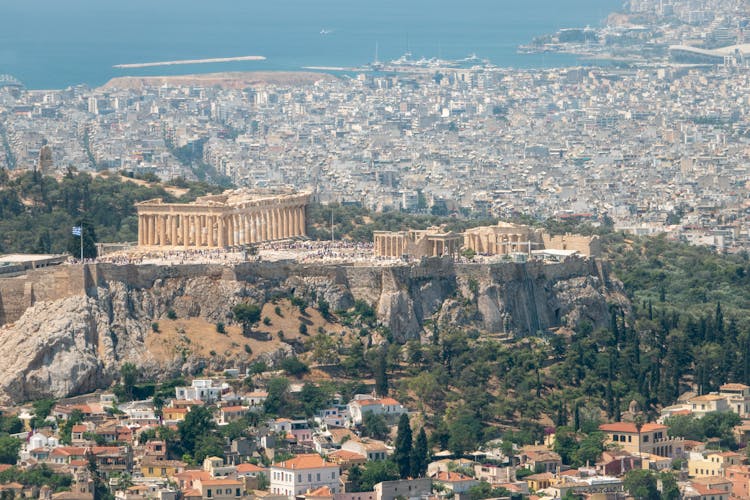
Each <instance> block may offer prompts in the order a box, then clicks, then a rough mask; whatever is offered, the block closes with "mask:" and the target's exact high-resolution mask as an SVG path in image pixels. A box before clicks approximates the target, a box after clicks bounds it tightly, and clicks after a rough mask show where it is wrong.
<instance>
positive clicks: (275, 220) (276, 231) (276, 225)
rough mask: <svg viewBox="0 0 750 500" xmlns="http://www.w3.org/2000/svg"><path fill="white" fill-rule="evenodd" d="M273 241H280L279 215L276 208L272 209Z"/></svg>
mask: <svg viewBox="0 0 750 500" xmlns="http://www.w3.org/2000/svg"><path fill="white" fill-rule="evenodd" d="M270 229H271V239H272V240H278V239H279V214H278V212H277V211H276V209H275V208H272V209H271V228H270Z"/></svg>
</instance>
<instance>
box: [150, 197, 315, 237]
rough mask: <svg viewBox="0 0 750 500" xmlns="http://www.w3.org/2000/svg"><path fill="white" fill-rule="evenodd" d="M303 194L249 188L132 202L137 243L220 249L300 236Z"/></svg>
mask: <svg viewBox="0 0 750 500" xmlns="http://www.w3.org/2000/svg"><path fill="white" fill-rule="evenodd" d="M309 199H310V194H309V193H295V192H291V191H289V192H269V191H257V190H249V189H237V190H232V191H225V192H224V193H222V194H219V195H209V196H202V197H199V198H197V199H196V200H195V202H193V203H164V201H163V200H162V199H161V198H156V199H153V200H148V201H144V202H141V203H137V204H136V209H137V211H138V245H139V246H159V247H197V248H200V247H206V248H212V247H213V248H224V247H230V246H239V245H247V244H252V243H260V242H263V241H271V240H281V239H286V238H294V237H300V236H305V210H306V206H307V204H308V202H309Z"/></svg>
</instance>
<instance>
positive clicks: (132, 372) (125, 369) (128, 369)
mask: <svg viewBox="0 0 750 500" xmlns="http://www.w3.org/2000/svg"><path fill="white" fill-rule="evenodd" d="M139 375H140V371H139V370H138V368H137V367H136V366H135V365H134V364H133V363H123V364H122V366H121V367H120V380H121V381H122V386H123V390H124V392H125V395H126V397H127V399H128V401H131V400H132V399H133V389H134V388H135V384H136V382H138V376H139Z"/></svg>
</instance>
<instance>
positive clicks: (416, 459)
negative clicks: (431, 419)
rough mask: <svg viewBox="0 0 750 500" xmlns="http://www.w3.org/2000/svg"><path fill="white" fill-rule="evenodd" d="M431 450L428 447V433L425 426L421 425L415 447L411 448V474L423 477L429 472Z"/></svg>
mask: <svg viewBox="0 0 750 500" xmlns="http://www.w3.org/2000/svg"><path fill="white" fill-rule="evenodd" d="M429 453H430V450H429V448H428V447H427V434H426V433H425V431H424V427H420V429H419V433H418V434H417V439H416V440H415V441H414V447H413V448H412V450H411V476H412V477H423V476H424V475H425V474H426V473H427V464H428V463H429V461H430V457H429Z"/></svg>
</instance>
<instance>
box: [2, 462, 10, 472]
mask: <svg viewBox="0 0 750 500" xmlns="http://www.w3.org/2000/svg"><path fill="white" fill-rule="evenodd" d="M11 467H13V466H12V465H10V464H0V472H4V471H6V470H8V469H10V468H11Z"/></svg>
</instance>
